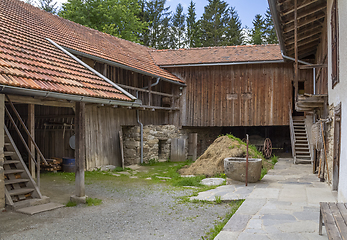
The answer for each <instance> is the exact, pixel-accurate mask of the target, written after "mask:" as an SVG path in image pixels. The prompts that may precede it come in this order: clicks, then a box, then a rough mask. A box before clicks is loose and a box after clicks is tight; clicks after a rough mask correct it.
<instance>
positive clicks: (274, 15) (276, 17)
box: [268, 0, 286, 53]
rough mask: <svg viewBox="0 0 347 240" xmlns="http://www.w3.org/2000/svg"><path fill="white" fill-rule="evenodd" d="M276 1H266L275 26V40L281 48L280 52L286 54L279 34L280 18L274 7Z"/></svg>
mask: <svg viewBox="0 0 347 240" xmlns="http://www.w3.org/2000/svg"><path fill="white" fill-rule="evenodd" d="M276 1H277V0H268V3H269V8H270V12H271V15H272V20H273V23H274V26H275V30H276V34H277V38H278V41H279V44H280V47H281V51H283V52H284V53H286V52H285V51H286V50H285V47H284V41H283V36H282V34H281V23H280V18H279V15H278V12H277V7H276Z"/></svg>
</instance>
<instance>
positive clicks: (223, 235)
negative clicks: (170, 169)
mask: <svg viewBox="0 0 347 240" xmlns="http://www.w3.org/2000/svg"><path fill="white" fill-rule="evenodd" d="M230 183H232V184H233V185H225V186H221V187H218V188H216V189H213V190H209V191H207V192H202V193H199V195H198V196H197V197H194V198H193V199H199V200H210V201H214V200H215V197H216V196H221V199H222V200H238V199H242V198H243V199H246V200H245V201H244V203H243V204H242V205H241V207H240V208H239V209H238V210H237V211H236V213H235V214H234V215H233V216H232V217H231V219H230V220H229V221H228V223H227V224H226V225H225V226H224V228H223V230H222V231H221V232H220V233H219V234H218V235H217V236H216V238H215V239H217V240H226V239H228V240H233V239H237V240H243V239H247V240H252V239H257V240H262V239H270V240H281V239H283V240H287V239H288V240H289V239H290V240H292V239H295V240H313V239H318V240H319V239H327V235H326V232H325V228H324V227H323V235H322V236H320V235H319V234H318V221H319V202H336V193H333V192H332V191H331V188H330V187H329V186H328V185H327V184H326V183H322V182H320V181H319V179H318V178H317V176H316V175H314V174H312V165H311V164H295V165H294V164H293V159H289V158H286V159H279V161H278V163H277V164H276V165H275V167H274V169H272V170H270V171H269V172H268V174H267V175H265V177H264V178H263V179H262V180H261V181H260V182H258V183H253V184H250V185H249V186H247V187H246V186H245V185H244V184H242V183H240V182H233V181H230V180H228V184H230Z"/></svg>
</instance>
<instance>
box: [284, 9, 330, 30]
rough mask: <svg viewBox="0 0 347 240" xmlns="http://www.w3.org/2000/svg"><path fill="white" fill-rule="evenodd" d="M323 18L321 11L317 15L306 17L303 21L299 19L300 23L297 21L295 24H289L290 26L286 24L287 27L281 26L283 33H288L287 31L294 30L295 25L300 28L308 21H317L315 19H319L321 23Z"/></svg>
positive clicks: (323, 14)
mask: <svg viewBox="0 0 347 240" xmlns="http://www.w3.org/2000/svg"><path fill="white" fill-rule="evenodd" d="M324 18H325V13H322V14H320V15H318V16H313V17H311V18H308V19H306V20H305V21H301V22H300V23H297V25H295V24H290V26H287V27H284V28H283V34H286V33H289V32H292V31H294V29H295V26H297V27H296V28H302V27H304V26H306V25H308V24H310V23H313V22H317V21H320V22H321V24H323V21H322V20H323V19H324Z"/></svg>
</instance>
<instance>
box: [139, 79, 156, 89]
mask: <svg viewBox="0 0 347 240" xmlns="http://www.w3.org/2000/svg"><path fill="white" fill-rule="evenodd" d="M159 81H160V77H158V78H157V81H156V82H155V83H153V84H151V87H154V86H156V85H158V83H159ZM147 88H148V86H147V87H143V88H142V89H147Z"/></svg>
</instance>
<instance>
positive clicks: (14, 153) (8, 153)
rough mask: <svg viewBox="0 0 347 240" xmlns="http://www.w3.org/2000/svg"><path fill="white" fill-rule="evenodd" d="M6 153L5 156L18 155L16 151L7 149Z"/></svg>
mask: <svg viewBox="0 0 347 240" xmlns="http://www.w3.org/2000/svg"><path fill="white" fill-rule="evenodd" d="M4 155H5V157H6V156H13V155H16V152H7V151H5V152H4Z"/></svg>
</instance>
